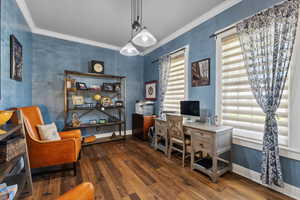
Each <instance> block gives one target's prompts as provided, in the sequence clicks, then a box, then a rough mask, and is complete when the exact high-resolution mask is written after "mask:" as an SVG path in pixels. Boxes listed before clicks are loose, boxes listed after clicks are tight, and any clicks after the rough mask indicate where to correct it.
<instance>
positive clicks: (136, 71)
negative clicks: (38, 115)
mask: <svg viewBox="0 0 300 200" xmlns="http://www.w3.org/2000/svg"><path fill="white" fill-rule="evenodd" d="M91 60H101V61H104V63H105V73H106V74H113V75H122V76H127V102H126V105H127V114H128V115H127V128H128V129H131V113H133V112H134V104H135V101H136V100H138V99H141V98H143V87H144V86H143V57H140V56H136V57H125V56H122V55H120V54H119V52H117V51H113V50H109V49H104V48H98V47H94V46H89V45H84V44H80V43H75V42H70V41H65V40H60V39H56V38H51V37H46V36H41V35H36V34H33V65H32V99H33V102H32V103H33V104H35V105H44V106H45V107H47V109H48V111H49V115H48V117H47V118H48V119H49V121H56V122H57V124H58V125H59V126H60V127H61V126H62V120H63V104H64V99H63V96H64V95H63V73H64V70H73V71H80V72H88V62H89V61H91ZM45 113H47V112H45ZM46 120H47V119H46Z"/></svg>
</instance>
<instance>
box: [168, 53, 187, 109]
mask: <svg viewBox="0 0 300 200" xmlns="http://www.w3.org/2000/svg"><path fill="white" fill-rule="evenodd" d="M185 74H186V72H185V50H180V51H178V52H176V53H173V54H171V55H170V65H169V74H168V85H167V91H166V96H165V100H164V105H163V108H164V111H172V112H176V113H179V112H180V101H182V100H184V99H185V93H186V86H185V85H186V84H185V82H186V81H185V80H186V76H185Z"/></svg>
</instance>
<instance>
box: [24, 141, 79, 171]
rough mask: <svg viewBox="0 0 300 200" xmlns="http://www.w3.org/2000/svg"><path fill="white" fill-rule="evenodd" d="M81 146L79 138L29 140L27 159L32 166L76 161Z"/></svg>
mask: <svg viewBox="0 0 300 200" xmlns="http://www.w3.org/2000/svg"><path fill="white" fill-rule="evenodd" d="M80 148H81V141H80V139H79V138H68V139H63V140H56V141H36V140H31V141H30V148H29V155H30V156H29V159H30V164H31V167H32V168H38V167H44V166H53V165H59V164H64V163H72V162H76V161H77V159H78V156H79V152H80Z"/></svg>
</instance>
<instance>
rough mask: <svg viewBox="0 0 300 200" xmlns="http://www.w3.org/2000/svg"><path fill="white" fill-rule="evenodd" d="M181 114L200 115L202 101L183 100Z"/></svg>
mask: <svg viewBox="0 0 300 200" xmlns="http://www.w3.org/2000/svg"><path fill="white" fill-rule="evenodd" d="M180 114H182V115H190V116H200V101H181V102H180Z"/></svg>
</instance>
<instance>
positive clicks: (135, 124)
mask: <svg viewBox="0 0 300 200" xmlns="http://www.w3.org/2000/svg"><path fill="white" fill-rule="evenodd" d="M155 118H156V115H150V116H143V115H140V114H137V113H133V114H132V135H133V136H135V137H138V138H140V139H142V140H147V139H148V131H149V128H150V127H151V126H154V119H155Z"/></svg>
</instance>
